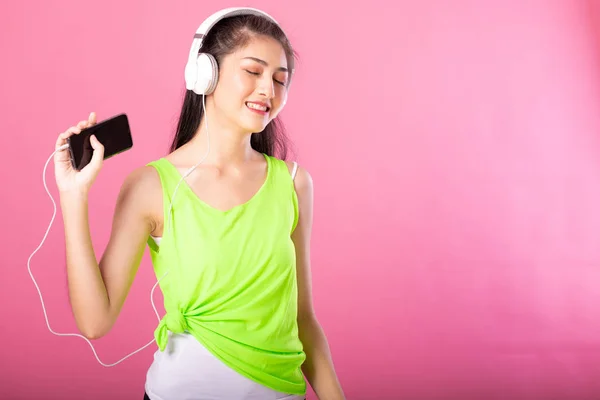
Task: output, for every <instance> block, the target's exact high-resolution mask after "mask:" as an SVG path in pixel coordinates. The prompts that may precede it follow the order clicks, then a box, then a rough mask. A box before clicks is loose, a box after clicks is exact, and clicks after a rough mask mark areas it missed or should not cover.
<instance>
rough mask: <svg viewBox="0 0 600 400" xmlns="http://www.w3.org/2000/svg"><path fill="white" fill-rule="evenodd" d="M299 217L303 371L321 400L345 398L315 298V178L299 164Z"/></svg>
mask: <svg viewBox="0 0 600 400" xmlns="http://www.w3.org/2000/svg"><path fill="white" fill-rule="evenodd" d="M294 184H295V187H296V193H297V196H298V207H299V217H298V223H297V225H296V229H295V230H294V232H293V234H292V240H293V241H294V244H295V247H296V269H297V276H298V329H299V336H300V341H301V342H302V345H303V347H304V352H305V353H306V360H305V361H304V364H303V365H302V371H303V373H304V375H305V376H306V379H307V380H308V382H309V383H310V385H311V387H312V389H313V391H314V392H315V394H316V395H317V397H318V398H319V399H320V400H340V399H345V397H344V392H343V390H342V387H341V385H340V383H339V381H338V378H337V375H336V373H335V369H334V366H333V360H332V358H331V352H330V350H329V344H328V342H327V337H326V336H325V332H324V331H323V328H322V327H321V324H320V323H319V321H318V320H317V317H316V315H315V311H314V308H313V301H312V285H311V272H310V237H311V231H312V219H313V182H312V177H311V176H310V174H309V173H308V172H307V171H306V170H305V169H303V168H301V167H298V170H297V174H296V177H295V179H294Z"/></svg>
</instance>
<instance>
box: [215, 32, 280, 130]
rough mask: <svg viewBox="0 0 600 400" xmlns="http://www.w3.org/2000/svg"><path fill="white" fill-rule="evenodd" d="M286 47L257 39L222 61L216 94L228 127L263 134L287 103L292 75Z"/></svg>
mask: <svg viewBox="0 0 600 400" xmlns="http://www.w3.org/2000/svg"><path fill="white" fill-rule="evenodd" d="M287 67H288V66H287V58H286V54H285V51H284V49H283V46H282V45H281V44H280V43H279V42H278V41H277V40H275V39H273V38H271V37H267V36H255V37H254V38H252V39H251V40H250V42H249V43H248V44H247V46H245V47H243V48H240V49H239V50H238V51H236V52H234V53H232V54H229V55H227V56H225V57H224V58H223V60H222V61H221V63H220V65H219V81H218V84H217V87H216V89H215V91H214V93H213V96H214V97H213V100H214V105H215V108H216V109H217V110H218V111H217V112H218V113H219V114H220V115H221V116H222V119H224V120H225V121H227V124H228V125H233V126H236V127H237V128H238V129H240V130H242V131H244V132H249V133H254V132H261V131H262V130H263V129H265V127H266V126H267V124H268V123H269V122H270V121H271V120H273V119H274V118H275V117H276V116H277V115H278V114H279V112H280V111H281V109H282V108H283V105H284V104H285V101H286V100H287V83H288V78H289V72H288V70H287Z"/></svg>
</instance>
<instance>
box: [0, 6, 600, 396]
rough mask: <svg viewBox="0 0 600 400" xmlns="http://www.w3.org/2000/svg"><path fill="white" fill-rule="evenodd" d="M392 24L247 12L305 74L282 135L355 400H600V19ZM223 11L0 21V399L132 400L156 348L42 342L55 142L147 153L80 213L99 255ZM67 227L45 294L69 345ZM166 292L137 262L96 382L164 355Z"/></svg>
mask: <svg viewBox="0 0 600 400" xmlns="http://www.w3.org/2000/svg"><path fill="white" fill-rule="evenodd" d="M352 4H354V5H352ZM392 4H393V3H392V2H390V1H389V0H372V1H368V2H356V3H352V2H347V1H346V2H342V1H315V0H305V1H302V2H300V1H294V2H291V1H285V2H283V1H272V0H269V1H267V0H265V1H251V2H248V3H246V4H244V5H251V6H255V7H258V8H262V9H264V10H265V11H268V12H270V13H272V15H274V16H275V17H276V18H278V19H279V20H280V22H281V23H282V24H283V25H284V27H285V29H286V31H287V32H288V34H289V36H290V38H291V40H292V42H293V43H294V45H295V46H296V48H297V49H298V51H299V53H300V62H299V64H298V75H297V78H296V81H295V83H294V86H293V87H292V92H291V97H290V100H289V103H288V106H287V108H286V110H284V112H283V117H284V119H285V121H286V123H287V127H288V129H289V132H290V134H291V136H292V138H293V140H294V142H295V146H296V149H297V153H296V154H297V159H298V160H299V161H300V163H301V164H302V165H303V166H305V167H306V168H307V169H308V170H309V171H310V172H311V173H312V175H313V178H314V182H315V187H316V198H315V207H316V209H315V223H314V237H313V258H312V262H313V277H314V297H315V304H316V308H317V313H318V316H319V318H320V321H321V322H322V324H323V326H324V328H325V330H326V332H327V334H328V338H329V341H330V346H331V349H332V352H333V355H334V360H335V364H336V367H337V371H338V374H339V377H340V380H341V382H342V384H343V386H344V389H345V391H346V393H347V396H348V399H411V400H420V399H458V398H460V399H513V400H514V399H536V400H537V399H569V400H573V399H577V400H579V399H598V398H600V379H599V377H600V212H598V207H599V205H600V131H599V130H600V1H575V0H564V1H558V0H556V1H545V0H544V1H543V0H540V1H533V0H532V1H520V0H513V1H505V0H503V1H500V0H498V1H479V0H471V1H468V0H455V1H419V2H417V1H412V2H409V1H401V2H395V5H392ZM231 5H239V4H237V3H226V2H222V1H217V2H199V1H174V2H170V4H168V2H158V1H140V0H137V1H126V2H121V1H116V0H109V1H102V2H89V1H74V0H72V1H66V0H63V1H48V2H46V1H40V0H38V1H37V2H36V4H32V2H16V1H12V2H3V3H2V5H1V6H0V19H1V24H0V29H1V30H2V32H1V35H0V41H1V43H2V60H3V61H2V66H1V68H2V73H1V74H0V87H1V88H2V90H1V91H0V110H1V111H0V112H1V113H2V118H0V132H1V135H0V141H1V143H0V144H1V145H2V149H3V155H2V161H1V162H2V168H0V174H1V175H0V178H1V182H2V188H3V189H2V197H1V198H2V207H1V208H0V213H1V214H0V217H1V221H2V222H3V228H2V236H1V237H0V238H1V239H2V245H3V247H2V248H3V249H4V250H3V251H2V252H0V262H1V265H2V267H3V272H4V277H3V279H1V280H0V301H1V302H0V304H1V305H2V310H1V311H2V317H1V318H0V328H1V329H0V335H1V336H0V339H1V342H2V356H1V363H0V380H1V382H0V398H2V399H41V398H44V399H59V398H60V399H63V400H67V399H96V398H97V399H100V398H111V399H136V398H139V399H140V400H141V398H142V396H143V384H144V378H145V373H146V369H147V367H148V366H149V364H150V362H151V359H152V353H153V351H154V349H155V347H154V346H152V348H149V349H146V350H144V351H143V352H141V353H139V354H137V355H135V356H133V357H132V358H130V359H128V360H126V361H125V362H123V363H121V364H119V365H118V366H116V367H113V368H105V367H102V366H101V365H99V364H98V363H97V361H96V359H95V358H94V356H93V353H92V352H91V349H90V347H89V346H88V344H87V343H85V341H83V340H82V339H80V338H76V337H75V338H74V337H57V336H54V335H52V334H51V333H50V332H49V331H48V330H47V327H46V324H45V321H44V317H43V314H42V308H41V304H40V299H39V297H38V294H37V291H36V289H35V287H34V285H33V282H32V281H31V278H30V276H29V274H28V272H27V258H28V257H29V255H30V254H31V252H32V251H33V250H34V249H35V248H36V247H37V246H38V244H39V243H40V240H41V239H42V237H43V234H44V232H45V230H46V228H47V224H48V222H49V220H50V218H51V215H52V203H51V201H50V199H49V198H48V197H47V195H46V193H45V191H44V187H43V183H42V174H41V173H42V169H43V167H44V163H45V162H46V160H47V158H48V157H49V155H50V153H51V152H52V150H53V145H54V141H55V138H56V135H57V134H58V133H59V132H60V131H63V130H65V129H66V128H67V127H68V126H70V125H72V124H74V123H76V122H77V121H79V120H81V119H84V118H86V117H87V116H88V114H89V112H90V111H92V110H94V111H96V112H97V113H98V116H99V119H105V118H108V117H110V116H111V115H114V114H117V113H120V112H127V113H128V114H129V116H130V120H131V125H132V129H133V134H134V142H135V144H134V149H133V150H131V151H130V152H128V153H126V154H123V155H120V156H119V157H116V158H114V159H111V160H110V161H107V163H106V164H105V167H104V169H103V171H102V172H101V175H100V176H99V178H98V180H97V182H96V184H95V186H94V188H93V190H92V193H91V200H90V210H91V215H90V223H91V229H92V235H93V239H94V246H95V248H96V251H97V254H100V253H101V252H102V251H103V249H104V246H105V245H106V242H107V240H108V235H109V231H110V219H111V217H112V211H113V207H114V203H115V200H116V196H117V193H118V190H119V187H120V185H121V183H122V180H123V178H124V177H125V175H126V174H127V173H128V172H129V171H130V170H132V169H133V168H135V167H137V166H139V165H141V164H143V163H146V162H148V161H150V160H152V159H155V158H157V157H160V156H162V155H163V154H164V153H165V152H166V151H167V148H168V144H169V140H170V138H171V134H172V132H173V129H174V127H175V123H176V117H177V115H178V111H179V106H180V100H181V96H182V91H183V68H184V65H185V61H186V57H187V53H188V50H189V45H190V43H191V38H192V35H193V33H194V31H195V29H196V28H197V27H198V25H199V24H200V22H201V20H202V19H203V18H205V17H206V16H208V14H209V13H212V12H213V11H215V10H217V9H219V8H222V7H226V6H231ZM338 6H339V7H341V8H340V9H338V8H337V7H338ZM47 178H48V184H49V187H50V189H51V191H52V193H53V194H54V195H55V196H56V186H55V184H54V175H53V169H52V167H51V166H50V168H49V169H48V174H47ZM55 198H56V197H55ZM61 218H62V217H61V215H60V213H59V214H57V218H56V222H55V224H54V225H53V227H52V230H51V232H50V234H49V236H48V239H47V241H46V243H45V245H44V247H42V249H41V250H40V251H39V252H38V253H37V255H36V256H35V257H34V258H33V261H32V271H33V273H34V275H35V277H36V279H37V281H38V284H39V285H40V288H41V290H42V293H43V295H44V300H45V302H46V307H47V310H48V313H49V318H50V323H51V326H52V328H53V329H55V330H57V331H59V332H75V325H74V321H73V317H72V315H71V311H70V308H69V304H68V299H67V288H66V276H65V267H64V248H63V246H64V239H63V232H62V220H61ZM154 282H155V280H154V275H153V272H152V270H151V265H150V263H149V257H148V256H147V254H146V257H145V258H144V261H143V264H142V267H141V268H140V271H139V275H138V277H137V279H136V281H135V283H134V286H133V288H132V290H131V293H130V296H129V298H128V300H127V303H126V305H125V307H124V310H123V313H122V315H121V317H120V319H119V320H118V322H117V324H116V326H115V327H114V329H113V331H111V333H110V334H109V335H108V336H106V337H105V338H102V339H101V340H99V341H97V342H96V343H95V346H96V348H97V350H98V352H99V356H100V358H101V359H102V360H103V361H104V362H107V363H112V362H115V361H117V360H119V359H120V358H121V357H123V356H125V355H126V354H128V353H130V352H131V351H133V350H135V349H137V348H139V347H140V346H142V345H144V344H146V343H147V342H148V341H149V340H151V338H152V332H153V330H154V327H155V325H156V319H155V316H154V315H153V311H152V308H151V305H150V302H149V292H150V289H151V287H152V285H153V284H154ZM160 302H161V298H160V296H157V303H158V304H160ZM134 318H137V321H135V320H134ZM310 398H315V397H314V395H312V393H311V396H310Z"/></svg>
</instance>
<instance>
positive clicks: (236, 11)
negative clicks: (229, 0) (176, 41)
mask: <svg viewBox="0 0 600 400" xmlns="http://www.w3.org/2000/svg"><path fill="white" fill-rule="evenodd" d="M238 15H256V16H259V17H266V18H267V19H269V20H271V21H272V22H273V23H275V24H276V25H277V26H279V23H278V22H277V21H276V20H275V18H273V17H272V16H270V15H269V14H267V13H266V12H264V11H261V10H259V9H256V8H247V7H230V8H225V9H223V10H220V11H217V12H215V13H214V14H212V15H210V16H209V17H208V18H206V19H205V20H204V22H202V24H201V25H200V26H199V27H198V29H197V30H196V33H195V34H194V40H193V41H192V47H191V49H190V55H189V60H188V61H189V62H195V60H196V57H198V53H199V52H200V48H201V47H202V43H204V38H205V37H206V35H207V34H208V32H209V31H210V30H211V29H212V27H213V26H215V24H216V23H217V22H219V21H220V20H222V19H224V18H230V17H235V16H238ZM279 28H280V29H281V26H279ZM282 31H283V29H282ZM284 34H285V32H284Z"/></svg>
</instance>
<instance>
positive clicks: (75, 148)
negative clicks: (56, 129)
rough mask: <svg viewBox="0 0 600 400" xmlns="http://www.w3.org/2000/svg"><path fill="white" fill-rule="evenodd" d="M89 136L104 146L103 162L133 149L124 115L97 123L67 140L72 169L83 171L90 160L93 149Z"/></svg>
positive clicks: (127, 121)
mask: <svg viewBox="0 0 600 400" xmlns="http://www.w3.org/2000/svg"><path fill="white" fill-rule="evenodd" d="M91 135H95V136H96V138H97V139H98V140H99V141H100V143H102V145H103V146H104V159H105V160H106V159H107V158H110V157H112V156H114V155H116V154H119V153H122V152H124V151H126V150H129V149H130V148H131V147H133V140H132V138H131V130H130V127H129V120H128V119H127V115H126V114H120V115H117V116H115V117H112V118H110V119H107V120H105V121H102V122H99V123H97V124H96V125H94V126H91V127H89V128H86V129H84V130H82V131H81V133H79V134H77V135H71V136H70V137H69V139H68V141H69V151H70V152H71V162H72V164H73V168H75V169H77V170H81V169H83V168H84V167H85V166H86V165H88V164H89V162H90V161H91V160H92V154H93V153H94V149H93V148H92V144H91V142H90V136H91Z"/></svg>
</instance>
